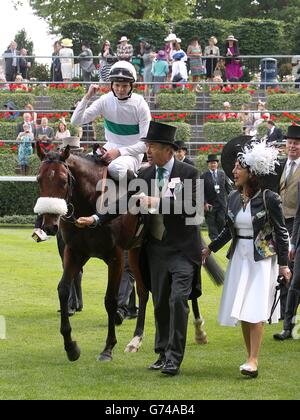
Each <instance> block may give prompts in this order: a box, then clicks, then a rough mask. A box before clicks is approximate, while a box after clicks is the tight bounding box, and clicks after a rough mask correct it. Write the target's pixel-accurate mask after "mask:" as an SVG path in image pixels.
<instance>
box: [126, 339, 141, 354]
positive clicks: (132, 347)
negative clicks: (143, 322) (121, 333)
mask: <svg viewBox="0 0 300 420" xmlns="http://www.w3.org/2000/svg"><path fill="white" fill-rule="evenodd" d="M142 343H143V336H138V335H137V336H135V337H133V339H132V340H131V341H130V343H129V344H127V346H126V348H125V350H124V353H137V352H138V351H139V349H140V347H141V345H142Z"/></svg>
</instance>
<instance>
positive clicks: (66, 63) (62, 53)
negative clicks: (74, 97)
mask: <svg viewBox="0 0 300 420" xmlns="http://www.w3.org/2000/svg"><path fill="white" fill-rule="evenodd" d="M61 46H62V48H61V49H60V50H59V57H61V58H60V63H61V73H62V78H63V81H64V82H68V81H70V80H72V78H73V67H74V52H73V50H72V48H71V47H73V43H72V40H71V39H69V38H65V39H63V40H62V41H61Z"/></svg>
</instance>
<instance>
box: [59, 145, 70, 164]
mask: <svg viewBox="0 0 300 420" xmlns="http://www.w3.org/2000/svg"><path fill="white" fill-rule="evenodd" d="M69 156H70V146H69V145H68V146H67V147H66V148H65V149H64V150H63V151H62V152H61V154H60V160H62V161H63V162H65V161H66V160H67V159H68V157H69Z"/></svg>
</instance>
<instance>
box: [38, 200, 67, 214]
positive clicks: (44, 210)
mask: <svg viewBox="0 0 300 420" xmlns="http://www.w3.org/2000/svg"><path fill="white" fill-rule="evenodd" d="M33 211H34V213H36V214H56V215H58V216H65V215H66V214H67V213H68V206H67V203H66V201H65V200H63V199H61V198H51V197H40V198H39V199H38V201H37V202H36V205H35V207H34V210H33Z"/></svg>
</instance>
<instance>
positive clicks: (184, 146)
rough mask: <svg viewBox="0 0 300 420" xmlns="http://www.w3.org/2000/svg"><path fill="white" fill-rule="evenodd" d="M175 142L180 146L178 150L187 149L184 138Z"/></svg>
mask: <svg viewBox="0 0 300 420" xmlns="http://www.w3.org/2000/svg"><path fill="white" fill-rule="evenodd" d="M174 144H176V145H177V146H178V150H187V147H186V144H185V141H183V140H176V141H174Z"/></svg>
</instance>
